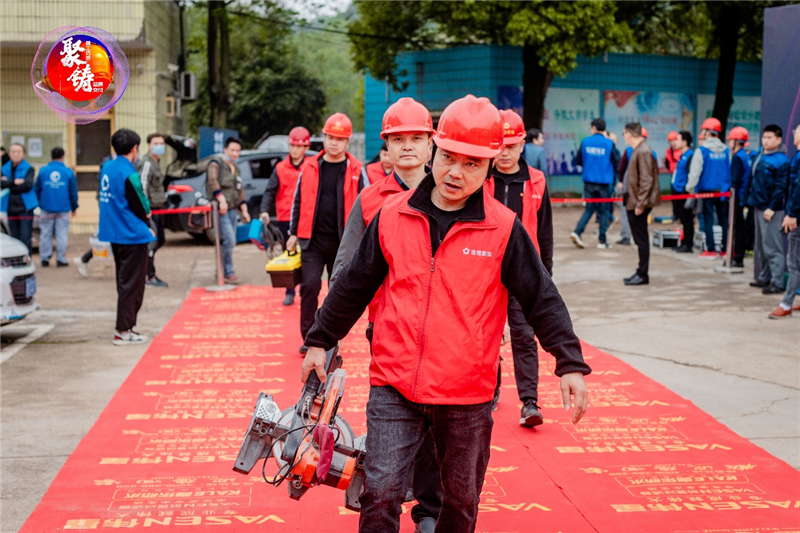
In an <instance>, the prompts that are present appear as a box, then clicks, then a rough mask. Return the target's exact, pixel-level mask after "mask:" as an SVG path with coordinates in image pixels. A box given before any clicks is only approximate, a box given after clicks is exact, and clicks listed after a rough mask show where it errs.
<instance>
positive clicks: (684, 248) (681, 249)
mask: <svg viewBox="0 0 800 533" xmlns="http://www.w3.org/2000/svg"><path fill="white" fill-rule="evenodd" d="M675 251H676V252H677V253H679V254H690V253H692V252H693V251H694V250H692V247H691V246H689V245H688V244H681V245H680V246H678V247H677V248H675Z"/></svg>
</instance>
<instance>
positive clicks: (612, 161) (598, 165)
mask: <svg viewBox="0 0 800 533" xmlns="http://www.w3.org/2000/svg"><path fill="white" fill-rule="evenodd" d="M590 131H591V132H592V134H591V135H590V136H589V137H586V138H585V139H584V140H583V141H581V149H580V151H579V152H578V154H577V155H576V156H575V164H577V165H581V166H582V167H583V197H584V198H585V199H587V200H589V199H594V198H611V194H612V192H613V188H614V169H615V168H616V166H617V163H618V159H619V156H618V155H617V152H616V151H615V150H614V141H612V140H611V139H609V138H608V137H606V136H605V135H604V134H603V132H604V131H606V121H605V120H603V119H602V118H596V119H594V120H593V121H592V127H591V130H590ZM595 211H597V213H598V215H597V217H598V219H599V221H600V233H599V235H598V239H599V240H600V242H599V243H598V244H597V247H598V248H611V245H610V244H608V242H606V230H607V229H608V223H609V218H610V216H611V203H606V202H603V203H600V202H587V203H586V209H585V210H584V212H583V215H581V218H580V220H579V221H578V225H577V226H575V231H573V232H572V233H570V235H569V237H570V239H572V242H574V243H575V246H577V247H578V248H584V247H585V245H584V243H583V240H582V239H581V234H582V233H583V231H584V230H585V229H586V224H588V223H589V220H591V218H592V215H593V214H594V213H595Z"/></svg>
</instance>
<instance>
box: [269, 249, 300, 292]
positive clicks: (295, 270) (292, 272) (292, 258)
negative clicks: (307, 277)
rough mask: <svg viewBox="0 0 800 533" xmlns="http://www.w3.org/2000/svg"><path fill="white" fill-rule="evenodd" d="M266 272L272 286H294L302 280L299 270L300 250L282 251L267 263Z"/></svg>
mask: <svg viewBox="0 0 800 533" xmlns="http://www.w3.org/2000/svg"><path fill="white" fill-rule="evenodd" d="M267 274H269V277H270V279H271V280H272V286H273V287H285V288H294V287H296V286H297V285H300V282H301V281H303V273H302V271H301V270H300V251H299V250H298V251H296V252H283V253H282V254H281V255H279V256H278V257H276V258H274V259H272V260H271V261H270V262H269V263H267Z"/></svg>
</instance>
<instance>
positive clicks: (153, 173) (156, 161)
mask: <svg viewBox="0 0 800 533" xmlns="http://www.w3.org/2000/svg"><path fill="white" fill-rule="evenodd" d="M166 148H167V145H166V144H164V136H163V135H161V134H160V133H151V134H150V135H148V136H147V153H146V154H145V155H144V157H140V158H139V162H138V163H137V164H136V171H137V172H138V173H139V176H140V177H141V178H142V188H143V189H144V192H145V194H147V200H148V201H149V202H150V208H151V209H164V208H165V207H166V203H167V195H166V192H165V188H164V173H163V172H162V171H161V165H160V161H161V156H163V155H164V152H165V150H166ZM150 221H151V223H152V225H153V227H154V229H155V233H156V241H155V243H154V244H155V245H154V246H151V247H150V251H149V255H148V257H147V282H146V283H145V285H146V286H147V287H159V288H166V287H168V285H167V283H166V282H164V281H161V280H160V279H158V277H157V276H156V267H155V255H156V252H157V251H158V249H159V248H161V247H162V246H164V242H166V238H165V236H164V215H151V216H150Z"/></svg>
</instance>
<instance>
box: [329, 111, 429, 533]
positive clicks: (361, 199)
mask: <svg viewBox="0 0 800 533" xmlns="http://www.w3.org/2000/svg"><path fill="white" fill-rule="evenodd" d="M433 131H434V130H433V119H432V118H431V114H430V112H429V111H428V110H427V108H426V107H425V106H424V105H422V104H420V103H419V102H417V101H416V100H414V99H413V98H407V97H406V98H401V99H400V100H398V101H397V102H395V103H394V104H392V105H391V106H389V108H388V109H387V110H386V112H385V113H384V115H383V121H382V129H381V138H382V139H384V147H386V153H387V154H388V156H389V157H388V159H389V162H390V164H391V165H392V167H393V171H392V172H391V173H390V174H389V175H388V176H385V177H384V178H383V179H381V180H378V181H376V182H375V183H373V184H372V185H370V186H369V187H367V188H366V189H364V190H363V191H361V194H360V195H359V196H358V198H357V199H356V203H355V204H354V205H353V210H352V211H351V213H350V218H349V219H348V220H347V226H346V227H345V229H344V235H343V236H342V243H341V244H340V245H339V252H338V253H337V254H336V262H335V263H334V265H333V275H332V276H331V283H335V281H336V279H337V278H338V276H339V274H341V272H342V270H343V269H344V267H345V265H347V263H349V262H350V260H351V259H352V258H353V256H354V255H355V253H356V249H357V248H358V245H359V243H360V242H361V238H362V237H363V235H364V232H365V231H366V230H367V226H368V225H369V223H370V222H371V221H372V219H373V218H375V216H376V215H377V214H378V212H379V211H380V209H381V207H383V204H384V202H386V200H387V199H389V198H391V197H392V196H394V195H395V194H398V193H401V192H403V191H408V190H411V189H416V188H417V185H419V183H420V182H421V181H422V180H423V179H424V178H425V176H426V175H427V174H428V171H429V169H428V168H427V166H426V165H427V163H428V162H429V161H430V159H431V147H432V144H433V137H432V136H433ZM376 312H377V297H376V298H375V299H373V301H372V303H371V304H370V306H369V315H368V317H369V323H368V325H367V331H366V334H367V340H368V341H369V342H370V343H371V342H372V337H373V331H374V329H373V328H374V321H375V316H376ZM411 492H412V494H413V496H414V499H416V500H417V503H416V504H415V505H414V507H412V508H411V519H412V520H413V521H414V523H415V524H416V529H417V531H419V533H432V532H433V530H434V529H435V527H436V518H437V517H438V516H439V512H440V510H441V507H442V496H443V493H442V484H441V481H440V475H439V467H438V465H437V464H436V451H435V449H434V446H433V437H432V435H431V433H430V432H427V433H426V434H425V437H424V439H423V444H422V445H421V446H420V449H419V452H418V453H417V455H416V457H415V458H414V468H413V474H412V479H411Z"/></svg>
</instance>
